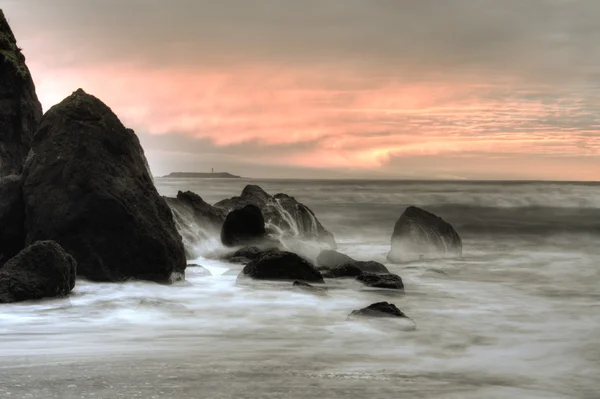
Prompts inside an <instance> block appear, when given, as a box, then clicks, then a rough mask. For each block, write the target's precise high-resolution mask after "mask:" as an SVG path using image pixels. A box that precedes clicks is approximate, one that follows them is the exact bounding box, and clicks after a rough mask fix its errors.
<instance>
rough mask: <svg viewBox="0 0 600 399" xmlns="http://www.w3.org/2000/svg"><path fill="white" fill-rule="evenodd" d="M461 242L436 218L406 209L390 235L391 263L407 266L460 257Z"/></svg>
mask: <svg viewBox="0 0 600 399" xmlns="http://www.w3.org/2000/svg"><path fill="white" fill-rule="evenodd" d="M461 255H462V241H461V239H460V237H459V235H458V233H457V232H456V231H455V230H454V228H453V227H452V226H451V225H450V223H448V222H446V221H444V219H442V218H441V217H439V216H436V215H434V214H433V213H429V212H427V211H425V210H423V209H421V208H417V207H415V206H410V207H408V208H406V210H405V211H404V213H403V214H402V216H400V219H398V221H397V222H396V225H395V227H394V232H393V234H392V243H391V251H390V252H389V253H388V259H389V260H390V261H392V262H407V261H411V260H416V259H420V258H423V257H444V256H461Z"/></svg>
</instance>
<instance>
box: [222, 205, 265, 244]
mask: <svg viewBox="0 0 600 399" xmlns="http://www.w3.org/2000/svg"><path fill="white" fill-rule="evenodd" d="M266 239H267V233H266V232H265V219H264V218H263V215H262V212H261V211H260V208H259V207H257V206H256V205H252V204H249V205H245V206H244V207H243V208H238V209H234V210H232V211H231V212H229V213H228V214H227V217H226V218H225V222H224V223H223V227H222V228H221V242H222V243H223V245H225V246H226V247H234V246H237V245H251V244H256V243H260V242H261V241H264V240H266Z"/></svg>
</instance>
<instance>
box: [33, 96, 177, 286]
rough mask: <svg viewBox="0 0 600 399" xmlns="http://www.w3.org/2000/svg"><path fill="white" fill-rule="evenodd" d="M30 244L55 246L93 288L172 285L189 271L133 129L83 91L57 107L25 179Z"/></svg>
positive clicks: (46, 120)
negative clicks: (101, 284)
mask: <svg viewBox="0 0 600 399" xmlns="http://www.w3.org/2000/svg"><path fill="white" fill-rule="evenodd" d="M23 196H24V199H25V215H26V230H27V238H26V243H29V244H30V243H33V242H35V241H38V240H55V241H57V242H58V243H59V244H60V245H61V246H62V247H63V248H64V249H65V250H66V251H67V252H68V253H70V254H71V255H73V257H74V258H75V260H76V261H77V265H78V273H79V274H80V275H82V276H85V277H87V278H88V279H90V280H95V281H123V280H126V279H128V278H135V279H142V280H151V281H157V282H171V281H173V280H177V279H180V278H182V277H183V274H184V272H185V267H186V259H185V252H184V248H183V243H182V240H181V236H180V235H179V233H178V232H177V229H176V228H175V223H174V221H173V215H172V213H171V210H170V209H169V207H168V206H167V204H166V202H165V200H164V199H163V198H162V197H161V196H160V195H158V192H157V191H156V188H155V187H154V183H153V181H152V177H151V174H150V171H149V168H148V163H147V161H146V157H145V156H144V151H143V149H142V147H141V145H140V142H139V140H138V138H137V136H136V135H135V133H134V132H133V131H132V130H131V129H126V128H125V127H124V126H123V125H122V124H121V122H120V121H119V119H118V118H117V116H116V115H115V114H114V113H113V112H112V111H111V110H110V108H108V107H107V106H106V105H105V104H104V103H102V102H101V101H100V100H98V99H97V98H96V97H94V96H91V95H89V94H86V93H85V92H84V91H83V90H81V89H79V90H77V91H76V92H74V93H73V94H72V95H71V96H69V97H67V98H66V99H65V100H63V101H62V102H61V103H60V104H58V105H55V106H54V107H52V108H51V109H50V110H49V111H48V112H47V113H46V115H44V118H43V119H42V123H41V125H40V128H39V129H38V131H37V132H36V134H35V137H34V139H33V142H32V148H31V153H30V156H29V158H28V161H27V164H26V165H25V170H24V173H23Z"/></svg>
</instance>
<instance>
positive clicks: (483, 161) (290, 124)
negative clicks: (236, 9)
mask: <svg viewBox="0 0 600 399" xmlns="http://www.w3.org/2000/svg"><path fill="white" fill-rule="evenodd" d="M453 1H454V0H453ZM454 2H455V3H456V7H454V8H452V9H449V10H446V12H447V13H449V15H448V16H445V15H444V13H440V12H439V10H437V9H436V8H433V7H432V4H433V3H431V2H424V3H423V4H422V5H420V6H418V7H417V6H415V7H413V8H410V9H407V10H396V9H395V6H394V4H393V3H387V2H382V3H380V4H381V6H382V7H383V6H384V5H385V7H389V8H390V9H389V11H390V12H389V13H382V11H384V9H383V8H382V9H379V10H378V9H377V8H378V7H373V6H372V7H366V6H365V3H358V2H356V3H354V2H352V5H353V6H352V7H354V8H356V9H355V10H354V11H355V12H354V13H352V9H353V8H352V7H350V8H348V7H346V8H340V9H339V10H337V9H336V7H337V6H335V5H336V4H338V3H339V6H340V7H341V5H342V2H337V1H333V0H332V1H331V3H329V5H330V6H331V8H332V9H331V10H326V9H327V8H328V7H325V9H323V10H322V9H321V8H317V9H318V10H320V11H322V12H325V14H326V15H329V14H327V12H331V15H330V17H331V18H333V17H332V16H334V15H338V11H339V12H341V10H342V9H343V10H345V11H344V13H350V14H348V15H345V17H347V19H344V20H331V19H327V18H329V17H327V18H325V17H323V18H325V20H323V21H321V20H320V19H319V18H321V17H322V16H321V14H318V15H317V14H314V15H313V14H311V15H310V16H309V15H304V14H303V13H304V12H305V11H306V10H305V9H298V10H296V9H295V6H293V5H292V3H289V4H290V7H292V8H294V9H295V11H294V12H295V14H294V13H293V12H292V10H291V9H287V7H283V6H280V5H281V4H282V3H273V4H271V3H269V4H271V6H269V7H272V8H269V10H271V11H273V12H274V13H278V12H279V13H281V18H284V19H289V20H290V21H288V22H290V24H287V25H285V26H284V25H281V24H279V23H277V24H276V23H275V22H274V21H276V20H273V21H271V20H269V21H268V22H267V23H266V25H265V22H264V21H263V19H264V18H265V15H266V14H264V13H263V14H256V15H242V14H240V15H237V14H235V15H234V14H231V13H230V9H228V8H227V7H225V6H223V8H221V9H215V10H212V12H214V13H216V14H218V15H219V16H221V17H223V16H226V17H227V18H234V17H235V18H238V19H237V20H236V21H235V24H234V23H233V22H232V23H231V24H227V23H226V22H228V21H223V23H224V24H225V25H227V26H231V27H232V28H231V30H223V27H222V26H218V25H214V24H213V23H212V22H211V21H212V20H214V18H211V16H210V15H208V16H204V18H205V19H204V20H203V21H194V20H193V19H191V20H186V18H187V16H186V14H185V13H181V12H179V11H177V9H175V8H173V9H170V12H171V13H172V14H173V15H172V16H173V18H181V19H183V20H182V22H180V23H178V24H176V25H175V24H173V25H171V29H172V31H169V32H171V33H169V35H170V36H172V38H170V39H169V40H166V39H165V38H164V37H163V36H161V35H160V34H159V33H160V32H158V33H157V32H156V29H155V26H153V25H152V24H151V23H150V22H152V23H155V21H154V19H153V18H154V16H155V15H162V14H160V13H159V12H158V11H160V10H161V9H159V7H163V6H162V5H161V3H160V2H156V3H150V5H149V6H148V8H147V9H144V12H147V14H143V15H141V16H140V20H139V21H140V22H138V25H136V26H133V27H132V26H130V25H128V24H122V25H119V22H118V21H117V22H115V25H114V26H104V25H102V24H100V23H99V24H98V25H97V26H96V25H94V23H95V22H94V21H96V19H95V18H101V16H102V15H100V16H98V17H96V14H94V18H92V17H91V15H92V12H91V11H90V12H89V15H88V10H86V9H85V7H83V5H81V6H78V7H80V9H78V12H80V13H81V16H83V17H85V18H88V22H89V24H88V25H90V26H91V27H89V28H88V25H86V24H81V25H78V26H70V25H68V24H67V26H68V27H69V29H72V30H73V31H72V32H71V31H68V30H67V27H64V28H63V27H61V29H62V30H58V29H56V30H49V32H50V33H49V34H47V35H37V34H35V33H34V31H31V32H29V35H27V34H23V35H22V37H24V38H25V39H24V40H23V41H22V43H23V46H24V47H25V52H26V55H27V57H28V61H29V65H30V68H31V69H32V72H33V74H34V77H35V80H36V84H37V88H38V94H39V96H40V100H41V101H42V103H43V105H44V107H45V108H46V109H47V108H48V107H49V106H51V105H52V104H55V103H57V102H59V101H60V100H62V98H64V97H65V96H67V95H68V94H70V92H72V91H73V90H75V89H76V88H78V87H82V88H84V89H85V90H86V91H88V92H90V93H92V94H94V95H96V96H97V97H99V98H101V99H102V100H103V101H104V102H106V103H107V104H108V105H109V106H110V107H111V108H113V110H114V111H115V112H116V113H117V114H118V115H119V117H120V118H121V119H122V120H123V122H124V123H125V124H126V125H128V126H130V127H132V128H134V129H135V130H136V131H137V132H138V134H140V135H142V138H143V141H144V138H146V141H148V142H154V139H152V140H150V138H151V137H160V138H163V139H168V138H172V141H173V143H174V144H173V146H172V148H171V147H170V148H169V149H168V150H167V149H165V148H162V147H161V146H159V145H158V144H157V145H156V146H155V147H153V146H152V144H150V145H149V146H147V148H146V150H147V152H148V151H149V152H150V153H152V152H153V151H154V152H158V151H162V153H163V155H164V156H161V158H160V160H156V161H155V162H152V161H153V158H152V157H150V158H151V159H150V160H151V164H152V167H153V169H160V171H161V172H168V171H170V170H171V169H173V168H174V167H175V166H170V165H173V164H172V162H171V161H169V159H168V157H167V154H171V155H169V156H172V154H174V153H178V154H188V155H189V158H190V159H191V158H192V157H194V156H196V157H207V159H209V158H210V156H213V155H214V156H215V157H217V158H218V157H219V156H221V157H222V158H223V159H225V158H227V157H230V159H231V163H230V164H234V163H236V162H238V163H240V164H248V165H250V164H255V165H259V164H260V165H266V166H270V167H273V166H277V167H280V166H284V165H287V166H290V165H291V166H295V167H298V168H304V169H306V170H307V172H306V173H307V175H310V174H311V172H310V171H311V170H313V169H319V170H351V171H366V172H369V173H372V176H374V177H376V176H378V174H379V175H385V176H411V177H440V176H453V177H467V178H477V177H479V178H485V177H496V178H497V177H499V176H506V177H507V178H509V177H510V178H519V177H522V178H546V179H552V178H559V177H558V176H561V177H560V178H567V179H600V113H599V109H600V102H599V100H598V96H597V90H598V85H597V83H593V79H592V77H593V76H595V75H594V74H593V73H592V72H589V71H592V70H593V68H591V67H592V66H593V65H595V62H596V59H595V58H594V55H593V54H591V53H593V51H591V52H590V51H588V53H587V54H586V53H585V52H584V51H582V52H581V53H577V54H575V50H577V48H578V47H576V46H575V45H577V46H579V45H581V44H582V43H583V42H581V43H576V42H573V43H572V45H571V46H570V47H560V43H559V42H560V41H559V42H557V41H556V40H557V39H556V37H555V36H556V35H554V36H553V35H550V33H552V32H553V31H554V30H555V29H558V27H560V26H563V25H564V26H567V25H566V24H563V25H560V26H559V25H556V26H554V25H548V21H552V20H551V19H548V18H550V16H551V15H552V13H550V8H548V9H534V8H532V9H529V8H528V7H529V6H527V7H525V6H523V7H525V8H526V9H523V8H519V7H521V6H518V4H521V3H518V2H514V3H513V2H511V4H512V5H510V7H508V6H509V5H507V8H506V10H509V9H511V7H512V8H514V15H513V14H511V15H505V14H506V12H508V11H506V10H504V11H503V12H504V14H502V15H504V17H506V18H509V20H507V21H506V23H507V24H508V23H509V22H510V23H513V24H514V26H512V29H510V28H511V27H510V26H509V27H505V26H504V25H498V24H497V23H496V22H498V21H497V20H496V18H497V17H498V15H500V14H493V13H491V14H490V13H486V10H485V8H482V9H477V10H475V11H473V8H472V7H471V6H469V4H471V5H472V3H469V2H464V1H462V0H455V1H454ZM59 3H60V2H59ZM134 3H136V2H135V1H133V0H132V1H130V2H129V3H127V4H128V5H130V6H131V11H132V12H134V11H136V12H137V11H138V10H137V9H136V8H135V7H133V4H134ZM182 3H184V1H182ZM430 3H431V4H430ZM14 4H20V3H14ZM65 4H66V3H65ZM186 4H188V5H190V4H192V3H186ZM211 4H213V3H210V4H209V3H206V4H205V5H203V6H202V7H200V6H198V7H199V8H198V10H197V11H198V12H199V13H198V14H197V15H198V16H202V15H204V14H210V12H211V7H212V5H211ZM238 4H239V3H238ZM343 4H345V5H347V4H349V3H343ZM490 4H493V3H490ZM507 4H508V3H507ZM556 4H558V3H556ZM591 4H592V3H588V5H590V7H591ZM40 6H42V3H40ZM71 6H72V5H70V6H69V7H71ZM316 6H317V3H315V7H316ZM462 6H464V8H461V7H462ZM13 7H15V9H17V8H16V7H17V6H13ZM90 7H92V6H90ZM94 7H95V6H94ZM215 7H217V6H215ZM219 7H220V6H219ZM319 7H321V6H319ZM420 7H421V8H422V9H421V8H420ZM557 7H558V5H557ZM70 9H72V7H71V8H70ZM336 10H337V11H336ZM348 10H350V11H348ZM457 10H458V11H457ZM153 11H156V14H152V12H153ZM205 11H207V12H205ZM263 11H264V10H263ZM333 11H336V12H333ZM359 11H360V12H359ZM394 11H396V14H393V12H394ZM399 11H403V12H399ZM404 11H406V12H404ZM497 11H498V12H500V11H502V10H497ZM505 11H506V12H505ZM525 11H527V12H529V11H531V15H530V17H528V18H524V17H523V16H522V15H521V14H523V12H525ZM534 11H535V13H534ZM542 11H544V12H546V13H548V15H547V18H545V19H544V18H541V17H540V18H539V19H536V18H537V17H536V18H534V16H535V15H537V14H536V13H540V12H542ZM49 12H53V11H52V10H49ZM95 12H100V9H98V10H96V11H95ZM101 12H102V13H108V12H109V11H108V9H105V8H103V9H101ZM123 12H124V13H127V9H124V11H123ZM247 12H248V13H250V14H251V13H252V12H253V11H251V10H247ZM407 12H408V14H410V13H413V14H414V15H412V16H410V18H409V17H406V18H405V19H404V20H403V21H402V22H403V25H402V24H400V25H398V24H397V22H398V21H396V19H398V18H400V19H401V18H403V17H402V16H403V15H405V14H406V13H407ZM472 12H477V13H479V14H478V15H477V17H478V18H480V19H481V20H480V21H479V22H478V23H475V22H473V21H474V20H473V19H472V18H471V16H470V14H469V13H472ZM369 13H373V15H372V17H373V19H372V21H371V22H369V20H368V18H369ZM453 13H454V14H456V15H454V14H453ZM325 14H323V15H325ZM387 14H390V16H389V18H388V16H387ZM132 15H134V14H132ZM135 15H137V14H135ZM232 15H234V16H232ZM374 16H377V18H374ZM213 17H214V16H213ZM384 17H385V18H384ZM425 17H426V18H427V19H428V21H429V22H427V23H431V27H432V29H438V30H440V29H442V30H443V29H444V26H446V25H440V24H437V25H436V24H433V23H432V22H431V21H432V18H434V19H437V20H438V22H444V23H447V26H449V27H450V28H451V32H453V34H456V35H458V36H457V39H456V40H455V39H453V38H452V37H450V36H448V35H447V33H448V32H443V31H440V32H437V33H438V34H437V35H434V34H433V33H435V32H426V31H421V30H420V29H421V28H420V25H419V24H416V23H413V22H412V19H418V18H425ZM467 17H469V18H467ZM504 17H503V18H504ZM223 18H225V17H223ZM382 18H383V19H382ZM444 18H447V19H444ZM532 18H533V19H532ZM123 19H124V20H126V18H124V17H123ZM146 19H147V20H148V21H146ZM255 19H256V20H255ZM109 20H111V21H113V20H114V19H106V21H109ZM308 20H310V21H312V22H313V24H314V32H312V31H311V32H308V31H307V30H306V29H305V28H304V26H303V23H305V22H306V21H308ZM525 20H527V21H528V23H529V25H527V24H525ZM47 21H48V20H40V21H39V22H40V24H44V23H48V22H47ZM144 21H145V22H144ZM332 21H334V22H335V24H334V25H331V23H333V22H332ZM494 21H495V22H494ZM576 21H579V20H576V19H574V20H573V28H572V29H575V27H577V28H579V27H581V26H584V25H585V24H582V23H581V22H578V24H575V22H576ZM146 22H147V23H148V25H147V26H146V25H144V23H146ZM201 22H203V23H201ZM259 22H260V23H259ZM292 22H296V24H294V23H292ZM298 22H301V23H298ZM351 22H353V23H351ZM484 22H485V23H484ZM521 22H523V23H522V24H521ZM423 23H425V22H423ZM357 24H358V25H357ZM465 24H471V25H465ZM380 25H381V26H384V27H385V28H386V29H388V30H389V31H384V30H381V32H380V31H379V30H378V27H379V26H380ZM386 25H387V26H386ZM265 26H267V27H269V29H271V30H269V31H264V30H265V29H266V28H265ZM289 26H291V28H290V27H289ZM353 26H356V29H358V31H355V30H353ZM397 26H399V28H397ZM464 26H467V28H464ZM17 27H18V26H17ZM107 28H109V29H107ZM450 28H449V29H450ZM22 29H23V30H25V31H26V29H25V28H22ZM203 29H208V30H207V31H203ZM261 29H262V30H263V31H261ZM290 29H291V30H290ZM294 29H297V30H298V31H294ZM382 29H383V28H382ZM394 29H397V30H398V32H396V34H398V36H397V37H394V40H391V39H390V37H391V36H390V35H391V34H392V33H393V30H394ZM403 29H404V30H405V31H406V32H412V34H413V36H412V37H413V39H411V40H408V39H407V38H406V37H405V36H406V35H402V34H401V33H402V31H403ZM460 29H465V31H464V32H462V33H460ZM478 29H479V30H480V31H479V32H475V31H476V30H478ZM569 29H571V27H570V25H569ZM179 30H181V32H179ZM196 30H198V32H196ZM514 31H516V32H514ZM73 32H80V33H81V34H82V35H84V34H87V36H85V38H86V40H88V41H89V42H88V41H86V40H83V39H82V40H81V41H78V40H77V35H73ZM165 32H166V31H165ZM178 32H179V33H178ZM215 32H217V33H219V35H216V36H215V35H207V33H212V34H214V33H215ZM449 32H450V31H449ZM25 33H27V31H26V32H25ZM100 33H101V34H102V35H101V36H100ZM117 33H118V34H119V35H117ZM163 33H164V32H163ZM184 33H185V35H188V36H190V35H191V36H192V37H188V38H187V40H182V38H183V37H184V36H183V34H184ZM317 33H318V34H317ZM359 33H360V34H359ZM444 33H446V35H444ZM477 33H478V34H479V36H480V37H478V36H477ZM576 33H577V32H575V31H569V34H571V35H572V37H575V36H574V35H575V34H576ZM178 34H181V35H179V36H178ZM278 34H280V36H281V37H282V39H281V40H279V39H278V37H277V36H278ZM194 35H195V36H194ZM319 35H320V36H319ZM415 35H416V36H415ZM419 35H420V36H419ZM313 36H314V37H313ZM97 37H101V38H102V39H103V40H97ZM461 37H462V39H461ZM565 37H567V38H569V37H571V36H568V35H567V36H565ZM588 37H589V34H586V35H581V38H588ZM66 38H68V40H67V39H66ZM211 38H214V41H216V42H217V43H214V44H213V43H211V40H212V39H211ZM283 38H285V40H284V39H283ZM299 38H304V40H305V41H306V43H305V42H303V41H299ZM259 39H260V40H259ZM459 39H460V40H459ZM563 39H564V38H563ZM563 39H561V40H563ZM65 40H67V42H65ZM261 40H262V41H261ZM310 40H312V42H311V46H309V45H308V41H310ZM478 40H481V42H479V41H478ZM485 40H488V42H486V41H485ZM564 40H567V39H564ZM564 40H563V41H564ZM569 40H575V39H569ZM585 40H587V39H585ZM413 42H414V43H413ZM52 43H54V45H56V49H52V47H51V45H52ZM323 43H324V44H323ZM561 43H562V42H561ZM217 44H218V45H217ZM369 44H371V47H372V49H371V47H369V46H368V45H369ZM492 45H493V46H495V47H494V48H493V50H494V51H491V50H490V46H492ZM353 46H359V47H357V48H354V47H353ZM524 46H525V47H524ZM534 46H538V48H536V47H534ZM582 48H583V47H582ZM398 49H401V51H399V50H398ZM51 50H52V51H51ZM57 50H62V51H57ZM358 50H361V51H363V52H364V53H360V52H359V51H358ZM365 51H366V52H365ZM528 52H529V53H528ZM361 54H363V55H361ZM501 55H504V57H502V56H501ZM575 56H577V57H579V58H578V59H579V62H578V63H569V62H567V61H568V59H569V58H570V59H572V60H575V59H576V57H575ZM584 56H585V57H584ZM157 142H158V141H157ZM195 142H198V143H203V145H204V146H205V147H207V148H200V146H199V145H195V144H194V143H195ZM161 143H163V145H164V143H166V141H165V140H163V141H161ZM183 158H186V157H183V156H181V157H180V159H183ZM210 159H212V158H210ZM228 159H229V158H228ZM577 159H579V160H580V161H577ZM595 160H597V161H598V162H593V161H595ZM170 162H171V163H170ZM210 162H213V161H212V160H211V161H210ZM407 162H408V163H407ZM178 165H181V164H178ZM189 165H190V166H188V168H191V167H192V166H191V165H192V164H191V163H190V164H189ZM178 167H179V166H178ZM183 167H186V166H185V165H184V166H183ZM584 169H585V170H584ZM486 171H489V173H488V174H486ZM361 173H362V172H361Z"/></svg>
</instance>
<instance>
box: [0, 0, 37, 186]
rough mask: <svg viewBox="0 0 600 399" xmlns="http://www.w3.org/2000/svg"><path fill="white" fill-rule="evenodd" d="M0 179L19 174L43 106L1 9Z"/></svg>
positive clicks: (23, 57)
mask: <svg viewBox="0 0 600 399" xmlns="http://www.w3.org/2000/svg"><path fill="white" fill-rule="evenodd" d="M0 99H1V101H0V179H2V178H4V177H6V176H9V175H13V174H17V175H18V174H21V172H22V170H23V164H24V161H25V158H26V157H27V153H28V152H29V146H30V144H31V138H32V136H33V133H34V132H35V130H36V128H37V126H38V124H39V122H40V119H41V117H42V106H41V105H40V102H39V101H38V98H37V95H36V94H35V86H34V84H33V80H32V78H31V74H30V73H29V69H28V68H27V65H25V56H23V54H22V53H21V49H19V47H18V46H17V41H16V40H15V36H14V35H13V33H12V30H11V29H10V26H9V25H8V22H7V21H6V18H5V16H4V13H3V12H2V10H0Z"/></svg>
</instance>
